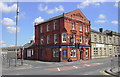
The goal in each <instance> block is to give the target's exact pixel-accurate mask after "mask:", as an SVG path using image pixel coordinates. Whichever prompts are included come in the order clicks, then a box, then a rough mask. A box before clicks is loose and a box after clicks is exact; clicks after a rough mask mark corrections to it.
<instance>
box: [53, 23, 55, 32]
mask: <svg viewBox="0 0 120 77" xmlns="http://www.w3.org/2000/svg"><path fill="white" fill-rule="evenodd" d="M53 26H54V30H56V22H54V24H53Z"/></svg>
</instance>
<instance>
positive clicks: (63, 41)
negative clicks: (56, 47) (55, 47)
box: [62, 33, 67, 43]
mask: <svg viewBox="0 0 120 77" xmlns="http://www.w3.org/2000/svg"><path fill="white" fill-rule="evenodd" d="M63 35H66V36H65V37H63ZM64 38H65V39H66V40H64ZM66 41H67V34H66V33H62V43H66Z"/></svg>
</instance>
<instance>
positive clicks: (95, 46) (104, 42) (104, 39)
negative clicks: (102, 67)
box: [91, 28, 120, 58]
mask: <svg viewBox="0 0 120 77" xmlns="http://www.w3.org/2000/svg"><path fill="white" fill-rule="evenodd" d="M91 51H92V58H104V57H112V56H115V55H118V54H119V51H120V33H117V32H113V31H110V30H105V31H104V32H103V30H102V28H100V30H99V32H98V31H95V30H93V29H91Z"/></svg>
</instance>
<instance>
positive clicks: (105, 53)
mask: <svg viewBox="0 0 120 77" xmlns="http://www.w3.org/2000/svg"><path fill="white" fill-rule="evenodd" d="M104 55H105V56H106V55H107V52H106V48H104Z"/></svg>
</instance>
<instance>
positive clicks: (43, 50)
mask: <svg viewBox="0 0 120 77" xmlns="http://www.w3.org/2000/svg"><path fill="white" fill-rule="evenodd" d="M54 22H55V23H56V30H54V26H53V25H54ZM72 22H74V24H75V29H74V30H72ZM48 24H49V27H50V29H49V30H50V31H49V32H47V31H46V27H47V26H46V25H48ZM80 24H82V31H80ZM34 27H35V50H34V53H35V55H34V57H33V58H35V59H37V60H43V61H68V59H70V60H73V61H77V60H88V59H91V44H90V41H91V39H90V33H88V32H86V31H85V30H86V27H88V31H90V21H89V20H88V19H87V18H86V17H85V16H84V15H83V13H82V12H81V11H80V10H79V9H77V10H74V11H72V12H69V13H63V14H62V15H59V16H56V17H53V18H50V19H48V20H46V21H44V22H41V23H39V24H36V25H34ZM40 27H42V31H43V32H42V33H41V32H40ZM64 32H65V33H66V34H67V38H66V43H63V42H62V33H64ZM54 34H57V43H56V44H55V43H54ZM73 34H74V35H75V37H74V38H75V39H74V40H75V43H80V40H79V39H80V35H82V37H83V38H82V43H81V44H80V46H79V49H75V50H76V57H71V48H74V47H75V44H71V43H70V38H71V37H72V35H73ZM47 35H50V43H49V44H47ZM42 36H43V40H44V43H43V44H41V43H40V40H41V37H42ZM86 36H88V38H87V39H88V44H86V43H85V37H86ZM54 49H58V57H53V50H54ZM86 49H87V50H88V56H86ZM60 50H61V51H60ZM64 51H66V54H64V53H63V52H64ZM80 51H81V52H80ZM64 56H66V58H64Z"/></svg>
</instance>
